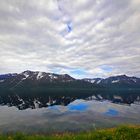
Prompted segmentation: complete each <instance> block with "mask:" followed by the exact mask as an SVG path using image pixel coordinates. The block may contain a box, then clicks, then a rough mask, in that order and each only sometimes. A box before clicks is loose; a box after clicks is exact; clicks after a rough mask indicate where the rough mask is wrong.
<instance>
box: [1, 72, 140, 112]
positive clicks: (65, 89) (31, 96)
mask: <svg viewBox="0 0 140 140" xmlns="http://www.w3.org/2000/svg"><path fill="white" fill-rule="evenodd" d="M139 94H140V78H137V77H128V76H126V75H119V76H112V77H109V78H105V79H103V78H93V79H88V78H85V79H81V80H79V79H75V78H73V77H71V76H70V75H68V74H55V73H46V72H40V71H35V72H34V71H29V70H27V71H24V72H22V73H19V74H17V73H14V74H5V75H0V104H3V105H8V106H17V107H18V108H19V109H26V108H29V107H30V108H36V107H37V106H38V107H47V106H50V105H56V104H63V105H67V104H69V103H70V102H72V101H74V100H75V99H77V98H82V99H92V98H94V99H97V100H103V99H105V100H106V99H107V100H111V101H112V102H122V103H128V104H130V103H133V102H134V101H137V102H139Z"/></svg>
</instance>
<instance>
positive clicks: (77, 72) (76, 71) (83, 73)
mask: <svg viewBox="0 0 140 140" xmlns="http://www.w3.org/2000/svg"><path fill="white" fill-rule="evenodd" d="M71 73H72V74H77V75H86V74H87V73H86V71H85V70H82V69H76V70H72V71H71Z"/></svg>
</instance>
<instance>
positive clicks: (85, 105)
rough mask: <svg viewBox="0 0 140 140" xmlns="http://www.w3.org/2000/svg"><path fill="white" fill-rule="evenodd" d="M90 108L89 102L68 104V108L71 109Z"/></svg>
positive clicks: (83, 109)
mask: <svg viewBox="0 0 140 140" xmlns="http://www.w3.org/2000/svg"><path fill="white" fill-rule="evenodd" d="M87 109H88V105H87V104H83V103H80V104H74V105H73V104H70V105H68V110H69V111H86V110H87Z"/></svg>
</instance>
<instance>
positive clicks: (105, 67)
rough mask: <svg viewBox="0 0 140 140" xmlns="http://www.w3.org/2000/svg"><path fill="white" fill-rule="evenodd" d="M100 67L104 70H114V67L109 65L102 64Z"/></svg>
mask: <svg viewBox="0 0 140 140" xmlns="http://www.w3.org/2000/svg"><path fill="white" fill-rule="evenodd" d="M100 68H101V69H102V70H104V71H105V72H112V71H113V68H112V67H110V66H108V65H102V66H100Z"/></svg>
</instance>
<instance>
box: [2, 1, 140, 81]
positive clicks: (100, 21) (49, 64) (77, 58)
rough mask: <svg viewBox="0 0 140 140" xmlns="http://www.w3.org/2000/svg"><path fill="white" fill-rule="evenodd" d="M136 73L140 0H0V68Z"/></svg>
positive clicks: (138, 70)
mask: <svg viewBox="0 0 140 140" xmlns="http://www.w3.org/2000/svg"><path fill="white" fill-rule="evenodd" d="M24 70H34V71H45V72H55V73H68V74H70V75H72V76H74V77H77V78H83V77H108V76H111V75H117V74H127V75H129V76H132V75H134V76H138V77H140V0H0V73H1V74H3V73H10V72H18V73H19V72H22V71H24Z"/></svg>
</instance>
